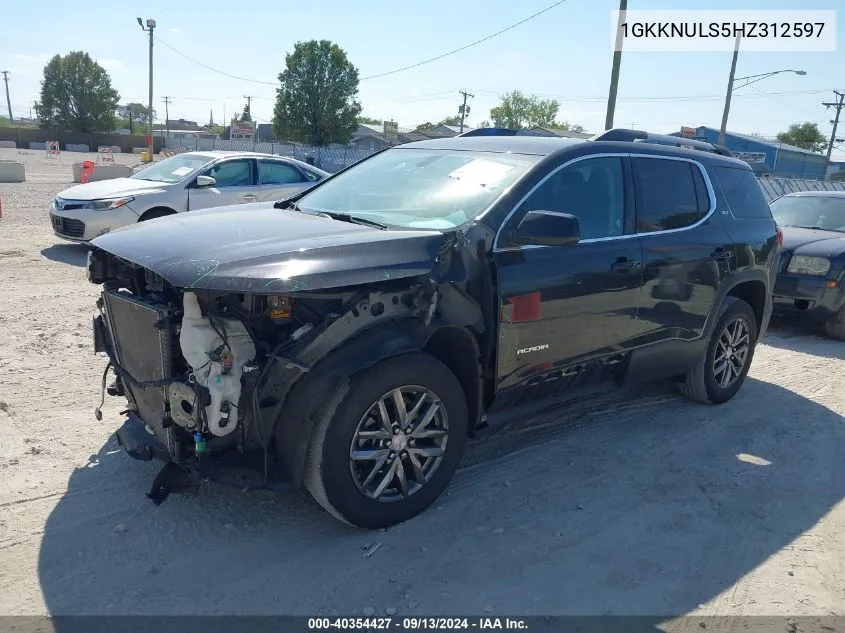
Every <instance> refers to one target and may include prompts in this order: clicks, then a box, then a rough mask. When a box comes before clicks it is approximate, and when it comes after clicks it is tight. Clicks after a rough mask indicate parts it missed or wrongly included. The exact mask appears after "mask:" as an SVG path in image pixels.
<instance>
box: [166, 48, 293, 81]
mask: <svg viewBox="0 0 845 633" xmlns="http://www.w3.org/2000/svg"><path fill="white" fill-rule="evenodd" d="M155 39H156V42H158V43H159V44H163V45H164V46H166V47H167V48H169V49H170V50H172V51H173V52H174V53H176V54H177V55H180V56H182V57H184V58H185V59H187V60H188V61H189V62H193V63H195V64H196V65H197V66H202V67H203V68H205V69H206V70H210V71H211V72H213V73H217V74H218V75H223V76H224V77H229V78H230V79H239V80H240V81H248V82H250V83H254V84H262V85H265V86H278V85H279V82H278V81H260V80H258V79H250V78H249V77H240V76H238V75H233V74H231V73H227V72H225V71H222V70H219V69H218V68H214V67H212V66H209V65H208V64H204V63H202V62H201V61H199V60H196V59H194V58H193V57H191V56H190V55H186V54H185V53H183V52H182V51H180V50H178V49H176V48H174V47H172V46H171V45H170V44H168V43H167V42H165V41H164V40H162V39H161V38H159V37H157V38H155Z"/></svg>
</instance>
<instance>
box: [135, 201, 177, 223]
mask: <svg viewBox="0 0 845 633" xmlns="http://www.w3.org/2000/svg"><path fill="white" fill-rule="evenodd" d="M176 213H177V211H176V209H173V208H171V207H168V206H165V205H158V206H155V207H150V208H149V209H147V210H146V211H144V212H143V213H142V214H141V215H139V216H138V222H144V221H145V220H149V219H151V218H160V217H164V216H166V215H176Z"/></svg>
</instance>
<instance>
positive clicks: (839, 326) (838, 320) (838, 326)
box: [824, 306, 845, 341]
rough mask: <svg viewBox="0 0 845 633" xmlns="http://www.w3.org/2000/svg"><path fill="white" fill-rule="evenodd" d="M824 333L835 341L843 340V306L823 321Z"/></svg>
mask: <svg viewBox="0 0 845 633" xmlns="http://www.w3.org/2000/svg"><path fill="white" fill-rule="evenodd" d="M824 333H825V334H827V335H828V336H829V337H830V338H832V339H836V340H837V341H845V306H842V307H841V308H840V309H839V312H837V313H836V315H834V316H833V317H831V318H830V319H828V320H827V321H825V324H824Z"/></svg>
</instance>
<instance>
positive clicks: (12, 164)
mask: <svg viewBox="0 0 845 633" xmlns="http://www.w3.org/2000/svg"><path fill="white" fill-rule="evenodd" d="M0 182H26V170H25V169H24V166H23V163H19V162H18V161H16V160H0Z"/></svg>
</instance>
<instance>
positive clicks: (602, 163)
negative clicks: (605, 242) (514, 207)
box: [517, 156, 625, 239]
mask: <svg viewBox="0 0 845 633" xmlns="http://www.w3.org/2000/svg"><path fill="white" fill-rule="evenodd" d="M624 191H625V189H624V185H623V178H622V159H621V158H618V157H615V156H612V157H601V158H589V159H586V160H582V161H579V162H577V163H574V164H572V165H569V166H568V167H564V168H563V169H561V170H560V171H558V172H555V173H554V174H552V175H551V176H550V177H549V178H548V180H546V181H545V182H544V183H543V184H542V185H540V187H538V188H537V189H536V190H535V191H534V193H532V194H531V195H530V196H529V197H528V199H527V200H526V201H525V202H524V203H523V204H522V206H521V207H520V210H521V211H522V212H523V213H524V212H527V211H538V210H540V211H558V212H561V213H570V214H572V215H574V216H575V217H576V218H578V223H579V224H580V226H581V239H590V238H597V237H613V236H616V235H622V234H623V233H624V232H625V193H624ZM517 215H518V217H521V216H522V214H517Z"/></svg>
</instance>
